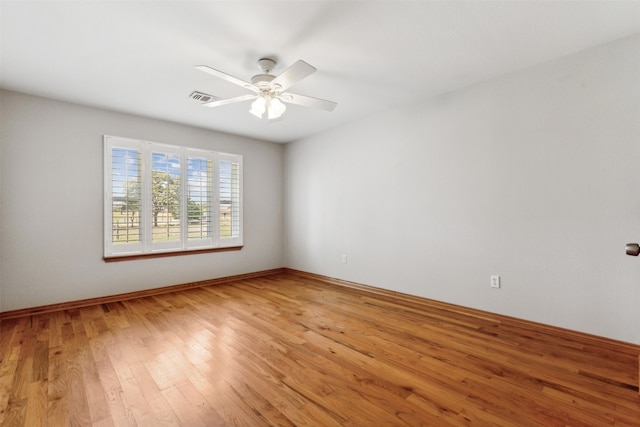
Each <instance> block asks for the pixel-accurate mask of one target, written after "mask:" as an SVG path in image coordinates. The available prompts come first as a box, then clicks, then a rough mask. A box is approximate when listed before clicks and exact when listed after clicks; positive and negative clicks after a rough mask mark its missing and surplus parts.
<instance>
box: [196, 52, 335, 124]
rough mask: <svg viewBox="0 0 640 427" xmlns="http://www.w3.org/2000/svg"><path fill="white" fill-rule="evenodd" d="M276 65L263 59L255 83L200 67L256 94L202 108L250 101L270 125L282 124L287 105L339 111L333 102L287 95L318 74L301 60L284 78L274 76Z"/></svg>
mask: <svg viewBox="0 0 640 427" xmlns="http://www.w3.org/2000/svg"><path fill="white" fill-rule="evenodd" d="M275 65H276V61H275V60H273V59H271V58H262V59H259V60H258V67H259V68H260V69H261V70H262V74H256V75H255V76H253V77H252V78H251V83H249V82H246V81H244V80H242V79H239V78H237V77H233V76H231V75H229V74H227V73H223V72H222V71H218V70H216V69H214V68H211V67H208V66H206V65H196V68H197V69H198V70H201V71H204V72H205V73H209V74H211V75H213V76H216V77H219V78H221V79H223V80H226V81H228V82H230V83H233V84H236V85H238V86H241V87H243V88H245V89H248V90H249V91H251V92H253V93H252V94H247V95H241V96H236V97H234V98H227V99H214V100H213V101H209V102H205V103H204V104H202V105H203V106H205V107H220V106H222V105H227V104H232V103H234V102H241V101H250V100H252V99H253V100H255V101H254V102H253V103H251V110H249V112H250V113H251V114H253V115H254V116H256V117H258V118H260V119H261V118H266V119H268V120H269V121H270V122H271V121H276V120H281V118H282V114H283V113H284V111H285V110H286V108H287V107H286V106H285V105H284V103H289V104H296V105H302V106H304V107H313V108H318V109H320V110H324V111H333V109H334V108H336V105H337V104H336V103H335V102H332V101H326V100H324V99H319V98H312V97H310V96H305V95H300V94H297V93H292V92H286V90H287V89H289V88H290V87H291V86H293V85H294V84H296V83H298V82H299V81H300V80H302V79H304V78H305V77H307V76H309V75H311V74H313V73H314V72H315V71H316V69H315V68H314V67H312V66H311V65H309V64H307V63H306V62H304V61H301V60H300V61H298V62H296V63H295V64H293V65H292V66H290V67H289V68H287V69H286V70H284V71H283V72H282V73H281V74H280V75H278V76H274V75H272V74H270V73H271V70H273V68H274V67H275Z"/></svg>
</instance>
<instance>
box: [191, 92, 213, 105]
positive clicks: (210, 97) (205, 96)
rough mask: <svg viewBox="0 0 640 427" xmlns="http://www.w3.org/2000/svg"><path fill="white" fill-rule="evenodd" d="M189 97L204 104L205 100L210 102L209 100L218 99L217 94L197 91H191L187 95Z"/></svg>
mask: <svg viewBox="0 0 640 427" xmlns="http://www.w3.org/2000/svg"><path fill="white" fill-rule="evenodd" d="M189 98H191V99H193V100H194V101H198V102H199V103H201V104H204V103H205V102H210V101H217V100H219V99H220V98H218V97H217V96H213V95H209V94H206V93H202V92H198V91H194V92H191V95H189Z"/></svg>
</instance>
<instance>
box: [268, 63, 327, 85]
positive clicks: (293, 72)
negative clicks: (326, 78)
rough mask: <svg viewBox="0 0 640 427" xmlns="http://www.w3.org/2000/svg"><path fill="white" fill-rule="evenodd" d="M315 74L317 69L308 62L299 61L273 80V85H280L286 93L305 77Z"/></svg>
mask: <svg viewBox="0 0 640 427" xmlns="http://www.w3.org/2000/svg"><path fill="white" fill-rule="evenodd" d="M315 72H316V69H315V67H312V66H311V65H309V64H307V63H306V62H304V61H302V60H299V61H298V62H296V63H295V64H293V65H292V66H291V67H289V68H287V69H286V70H284V71H283V72H282V73H280V75H279V76H278V77H276V78H275V79H273V81H272V82H271V84H272V85H273V84H278V85H280V87H281V89H280V90H283V91H284V90H287V89H288V88H290V87H291V86H293V85H294V84H296V83H298V82H299V81H300V80H302V79H304V78H305V77H307V76H309V75H311V74H313V73H315Z"/></svg>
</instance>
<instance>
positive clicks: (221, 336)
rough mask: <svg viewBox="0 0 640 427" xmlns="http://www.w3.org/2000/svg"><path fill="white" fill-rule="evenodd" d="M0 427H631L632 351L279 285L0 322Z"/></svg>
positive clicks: (639, 401)
mask: <svg viewBox="0 0 640 427" xmlns="http://www.w3.org/2000/svg"><path fill="white" fill-rule="evenodd" d="M0 361H1V364H0V424H2V425H6V426H10V427H14V426H15V427H21V426H28V427H39V426H69V425H78V426H95V427H108V426H117V427H121V426H142V427H145V426H153V427H155V426H174V427H175V426H269V425H278V426H303V425H307V426H349V425H351V426H364V425H366V426H370V425H385V426H387V425H388V426H421V425H424V426H447V425H451V426H468V425H473V426H540V425H544V426H564V425H581V426H582V425H586V426H595V425H597V426H605V425H623V426H636V427H637V426H640V394H639V390H638V379H639V378H640V373H639V372H638V365H639V361H640V346H633V345H630V344H626V343H617V342H615V341H611V340H605V339H601V338H598V337H591V336H588V335H584V334H580V333H576V332H572V331H565V330H561V329H557V328H552V327H546V326H540V325H536V324H532V323H528V322H524V321H519V320H518V319H510V318H505V317H502V316H498V315H492V314H491V313H485V312H479V311H476V310H472V309H466V308H464V307H457V306H451V305H448V304H445V303H438V302H434V301H429V300H425V299H420V298H417V297H411V296H403V295H401V294H397V295H396V294H393V293H389V292H385V291H382V290H375V289H368V288H364V287H358V286H356V285H353V286H351V285H348V286H345V285H340V284H338V283H337V282H336V281H331V280H321V279H319V278H317V277H310V276H309V275H305V274H295V273H292V272H285V273H283V272H279V273H278V274H274V275H272V276H262V277H254V278H241V279H238V280H236V281H230V282H225V283H218V284H216V285H212V286H204V287H196V288H189V289H184V290H181V291H179V292H169V293H165V294H160V295H145V296H143V297H141V298H137V299H129V300H125V301H115V302H114V301H109V302H106V303H102V304H96V305H94V306H83V307H80V308H70V309H68V310H61V311H57V312H56V311H53V312H51V313H46V314H37V315H33V316H27V317H17V318H11V319H7V320H4V321H3V322H2V324H1V325H0Z"/></svg>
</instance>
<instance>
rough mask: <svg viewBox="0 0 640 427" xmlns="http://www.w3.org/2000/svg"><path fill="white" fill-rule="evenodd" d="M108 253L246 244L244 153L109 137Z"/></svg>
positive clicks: (126, 253)
mask: <svg viewBox="0 0 640 427" xmlns="http://www.w3.org/2000/svg"><path fill="white" fill-rule="evenodd" d="M104 152H105V168H104V170H105V181H104V182H105V257H111V256H120V255H132V254H145V253H153V252H166V251H170V252H174V251H187V250H194V249H203V248H204V249H206V248H218V247H236V246H242V156H241V155H238V154H226V153H217V152H213V151H207V150H198V149H192V148H186V147H178V146H170V145H165V144H158V143H153V142H147V141H137V140H131V139H127V138H120V137H113V136H105V151H104Z"/></svg>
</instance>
